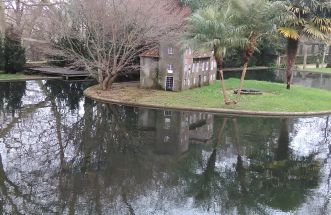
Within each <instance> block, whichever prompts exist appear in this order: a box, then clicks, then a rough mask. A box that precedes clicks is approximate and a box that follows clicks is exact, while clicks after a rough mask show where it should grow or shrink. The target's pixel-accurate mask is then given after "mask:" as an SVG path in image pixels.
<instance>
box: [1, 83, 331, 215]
mask: <svg viewBox="0 0 331 215" xmlns="http://www.w3.org/2000/svg"><path fill="white" fill-rule="evenodd" d="M89 85H90V83H86V82H64V81H54V80H53V81H27V82H11V83H0V120H1V123H0V214H114V215H117V214H137V215H138V214H143V215H145V214H196V215H200V214H204V215H206V214H330V213H331V204H330V197H331V187H330V183H331V142H330V141H331V118H330V116H321V117H311V118H254V117H233V116H232V117H230V116H223V115H213V114H207V113H199V112H178V111H170V110H152V109H143V108H134V107H125V106H116V105H111V104H103V103H98V102H93V101H91V100H89V99H86V98H84V96H83V90H84V89H85V88H86V87H88V86H89Z"/></svg>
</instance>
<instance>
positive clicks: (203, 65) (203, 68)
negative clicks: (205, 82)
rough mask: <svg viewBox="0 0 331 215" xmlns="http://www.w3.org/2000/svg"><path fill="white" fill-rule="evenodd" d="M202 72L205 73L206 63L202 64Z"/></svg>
mask: <svg viewBox="0 0 331 215" xmlns="http://www.w3.org/2000/svg"><path fill="white" fill-rule="evenodd" d="M202 71H205V62H203V63H202Z"/></svg>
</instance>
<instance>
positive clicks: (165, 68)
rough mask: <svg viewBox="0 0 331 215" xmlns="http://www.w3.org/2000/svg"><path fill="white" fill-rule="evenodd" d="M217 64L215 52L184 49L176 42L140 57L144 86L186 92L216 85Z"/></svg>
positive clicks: (164, 43) (167, 42)
mask: <svg viewBox="0 0 331 215" xmlns="http://www.w3.org/2000/svg"><path fill="white" fill-rule="evenodd" d="M216 70H217V65H216V61H215V59H214V57H213V54H212V52H201V51H194V50H191V49H187V50H184V51H183V50H181V49H180V47H178V46H177V45H176V43H175V42H172V41H163V42H160V45H159V47H158V48H155V49H151V50H148V51H146V52H145V53H143V54H141V55H140V86H141V87H142V88H159V89H164V90H167V91H182V90H187V89H190V88H195V87H201V86H204V85H208V84H210V83H213V82H215V80H216Z"/></svg>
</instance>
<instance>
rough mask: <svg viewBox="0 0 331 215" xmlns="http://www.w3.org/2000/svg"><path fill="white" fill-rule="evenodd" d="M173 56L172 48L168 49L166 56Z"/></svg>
mask: <svg viewBox="0 0 331 215" xmlns="http://www.w3.org/2000/svg"><path fill="white" fill-rule="evenodd" d="M173 54H174V48H173V47H168V55H173Z"/></svg>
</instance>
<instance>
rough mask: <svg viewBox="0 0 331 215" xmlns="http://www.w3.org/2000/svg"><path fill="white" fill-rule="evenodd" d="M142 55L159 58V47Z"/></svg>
mask: <svg viewBox="0 0 331 215" xmlns="http://www.w3.org/2000/svg"><path fill="white" fill-rule="evenodd" d="M140 57H153V58H159V57H160V54H159V49H158V48H153V49H149V50H147V51H145V52H144V53H142V54H141V55H140Z"/></svg>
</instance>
